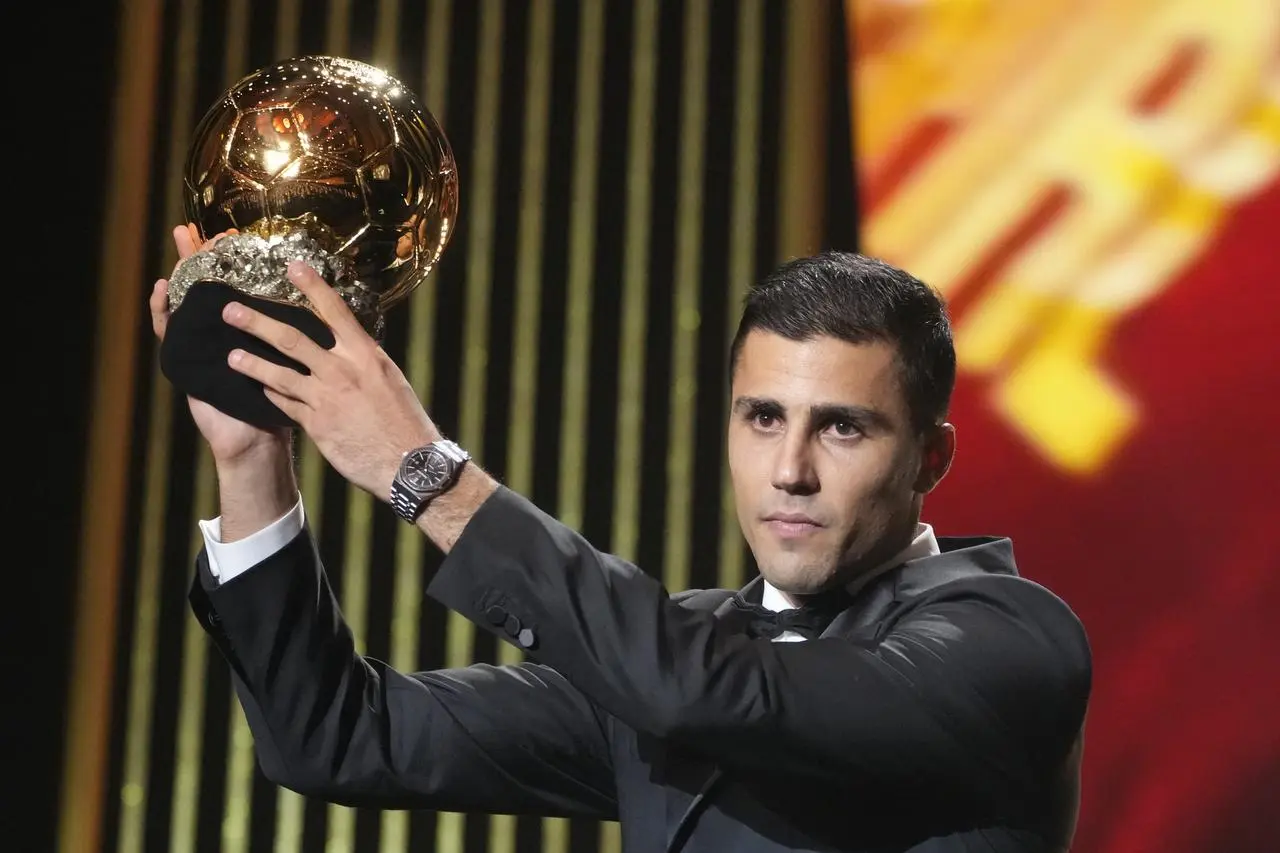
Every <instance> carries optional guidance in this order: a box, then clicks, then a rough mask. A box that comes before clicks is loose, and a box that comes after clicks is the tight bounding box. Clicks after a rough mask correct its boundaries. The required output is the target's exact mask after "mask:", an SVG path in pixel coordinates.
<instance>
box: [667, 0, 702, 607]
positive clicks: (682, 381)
mask: <svg viewBox="0 0 1280 853" xmlns="http://www.w3.org/2000/svg"><path fill="white" fill-rule="evenodd" d="M710 10H711V7H710V3H709V0H690V2H689V3H688V5H686V6H685V22H684V38H685V54H684V71H683V74H682V75H681V79H680V83H681V86H682V87H683V88H684V103H683V105H682V107H683V108H682V109H681V111H680V164H679V167H678V168H679V178H678V184H679V194H678V196H677V199H676V260H675V299H674V302H675V304H674V309H673V311H672V320H673V323H672V330H671V337H672V356H671V368H672V377H671V378H672V382H671V397H670V407H671V415H670V417H671V420H670V424H671V426H670V432H669V439H668V442H669V449H668V451H667V518H666V530H665V536H666V553H665V555H664V565H665V567H664V575H665V578H664V579H665V581H666V585H667V589H669V590H672V591H679V590H683V589H686V588H688V586H689V531H690V514H691V506H690V505H691V503H692V489H693V440H694V408H693V400H694V395H695V394H696V393H697V390H698V378H697V355H698V325H699V322H700V318H699V314H698V280H699V261H700V254H699V249H700V248H701V242H702V175H703V150H704V147H705V145H704V140H705V134H706V114H707V54H708V50H709V48H708V35H709V33H710Z"/></svg>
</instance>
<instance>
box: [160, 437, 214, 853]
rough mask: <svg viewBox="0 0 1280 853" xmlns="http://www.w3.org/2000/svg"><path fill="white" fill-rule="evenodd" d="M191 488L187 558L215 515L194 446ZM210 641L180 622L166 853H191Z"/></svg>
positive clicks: (201, 456) (200, 452)
mask: <svg viewBox="0 0 1280 853" xmlns="http://www.w3.org/2000/svg"><path fill="white" fill-rule="evenodd" d="M191 462H192V464H194V466H195V470H196V476H195V483H194V484H193V486H192V494H193V496H194V500H193V503H192V509H191V515H192V522H191V527H192V534H191V544H190V553H191V557H190V559H191V560H192V561H194V560H195V557H196V554H198V553H199V551H200V548H201V547H202V546H203V545H204V540H203V537H202V536H201V533H200V530H199V528H198V527H197V525H196V520H197V519H201V518H212V517H213V516H214V515H216V514H217V509H216V507H217V501H216V499H215V495H216V492H217V485H216V480H215V478H214V470H213V457H212V455H211V454H210V453H209V449H208V445H205V444H204V443H203V442H199V443H198V444H197V446H196V458H195V459H193V460H191ZM208 643H209V638H208V637H207V636H206V635H205V633H204V629H203V628H201V627H200V623H199V622H197V621H196V620H195V618H189V619H186V620H184V621H183V626H182V675H181V681H180V688H179V694H178V713H177V716H178V730H177V742H176V743H175V745H174V756H173V760H174V774H173V806H172V808H171V810H170V822H169V846H168V847H167V848H166V850H168V851H169V853H192V851H194V850H195V849H196V814H197V811H198V804H199V796H200V768H201V764H202V759H203V737H202V735H203V731H202V730H203V727H204V714H205V701H204V689H205V657H206V655H207V654H208Z"/></svg>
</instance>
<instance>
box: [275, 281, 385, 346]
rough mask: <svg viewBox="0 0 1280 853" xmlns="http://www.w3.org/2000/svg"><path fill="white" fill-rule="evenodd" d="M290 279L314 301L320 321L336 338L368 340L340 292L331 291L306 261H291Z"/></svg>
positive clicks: (366, 334)
mask: <svg viewBox="0 0 1280 853" xmlns="http://www.w3.org/2000/svg"><path fill="white" fill-rule="evenodd" d="M288 276H289V281H291V282H293V286H294V287H296V288H298V290H300V291H301V292H302V295H303V296H305V297H307V299H309V300H311V304H312V305H314V306H315V307H316V312H317V313H318V314H319V315H320V319H321V320H324V322H325V324H326V325H327V326H328V327H329V328H330V329H332V330H333V335H334V337H335V338H338V339H346V340H348V341H351V340H357V339H359V338H360V337H368V333H367V332H365V330H364V327H363V326H361V325H360V321H359V320H357V319H356V315H355V314H352V313H351V309H350V308H349V307H347V303H346V302H344V301H343V299H342V297H341V296H340V295H339V294H338V291H336V290H334V289H333V288H332V287H330V286H329V283H328V282H327V281H325V280H324V279H323V278H321V277H320V274H319V273H318V272H316V271H315V270H314V269H312V268H311V267H310V266H309V265H308V264H307V263H306V262H305V261H290V262H289V267H288Z"/></svg>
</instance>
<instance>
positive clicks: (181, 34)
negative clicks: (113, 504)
mask: <svg viewBox="0 0 1280 853" xmlns="http://www.w3.org/2000/svg"><path fill="white" fill-rule="evenodd" d="M178 20H179V22H180V23H179V29H178V34H177V44H176V45H175V46H174V47H175V52H176V55H178V56H192V55H194V53H195V49H196V21H197V14H196V4H195V0H184V2H183V3H182V6H181V10H180V13H179V16H178ZM173 74H174V79H173V99H172V102H171V103H170V105H169V115H171V116H174V117H175V118H177V119H178V120H179V121H182V118H183V117H186V118H187V119H190V118H191V117H192V116H191V111H192V105H193V102H194V100H195V99H194V97H193V91H194V88H195V75H196V66H195V63H191V62H180V63H178V64H177V65H176V67H175V68H174V71H173ZM192 123H193V122H191V121H189V120H188V121H186V124H188V125H190V124H192ZM186 144H187V140H186V138H185V137H184V136H183V135H182V134H180V133H177V134H173V135H171V136H170V137H169V151H168V154H167V157H168V165H167V168H166V170H165V175H166V177H165V191H164V192H165V195H164V197H165V199H166V203H165V216H164V221H165V222H166V223H168V224H171V225H177V224H179V223H180V222H181V221H182V166H183V161H184V159H185V157H186ZM165 245H166V250H167V251H166V254H165V257H166V258H168V259H169V260H170V261H171V262H172V261H176V260H177V259H176V253H175V252H174V249H173V243H172V241H169V240H166V241H165ZM157 350H158V348H157ZM151 389H152V391H151V411H150V414H149V419H148V423H147V459H146V463H145V471H146V480H145V483H144V486H143V499H142V500H143V509H142V519H141V528H140V530H139V531H138V534H139V544H140V548H139V560H138V563H139V565H138V580H137V587H136V591H135V599H134V600H135V604H134V633H133V648H132V650H131V652H130V664H129V700H128V711H127V714H128V716H127V722H126V729H125V747H124V772H123V778H122V780H121V786H120V794H121V811H120V829H119V834H118V836H117V838H118V842H117V849H118V850H119V851H120V853H141V851H142V846H143V840H144V837H145V831H144V830H145V826H144V821H145V820H146V813H147V795H148V790H147V778H148V764H149V761H150V757H151V734H152V726H151V720H152V714H153V711H154V708H153V707H152V703H153V701H154V699H155V689H154V688H155V682H154V679H155V661H156V648H157V646H158V637H157V631H158V626H157V621H158V619H159V610H160V596H159V589H160V561H161V560H162V559H163V556H164V533H165V509H166V507H167V504H168V500H169V494H168V481H169V476H168V473H169V464H170V459H169V452H170V438H171V436H170V434H169V421H170V417H171V415H172V412H173V396H174V395H173V386H171V385H170V384H169V382H168V380H166V379H165V378H164V376H163V375H162V374H161V373H160V369H159V361H158V360H154V361H153V363H152V369H151ZM183 405H185V400H184V401H183Z"/></svg>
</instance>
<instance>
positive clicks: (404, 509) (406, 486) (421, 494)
mask: <svg viewBox="0 0 1280 853" xmlns="http://www.w3.org/2000/svg"><path fill="white" fill-rule="evenodd" d="M470 458H471V455H470V454H469V453H467V451H465V450H463V449H462V448H461V447H459V446H458V445H456V444H454V443H453V442H452V441H449V440H448V439H443V438H442V439H440V440H439V441H433V442H431V443H430V444H426V445H423V446H422V447H415V448H414V449H413V450H410V451H408V452H406V453H405V455H404V457H403V458H401V460H400V469H399V470H398V471H396V477H395V479H394V480H392V481H391V508H392V509H394V510H395V511H396V515H398V516H400V517H401V518H403V519H404V520H405V521H407V522H409V523H410V524H413V523H414V522H415V521H417V520H418V516H420V515H422V511H423V510H424V509H426V508H427V504H429V503H431V501H432V499H433V498H435V497H436V496H438V495H440V494H442V493H444V492H446V491H448V490H449V487H450V486H452V485H453V484H454V483H455V482H457V479H458V475H459V474H460V473H461V472H462V466H463V465H464V464H466V462H467V460H468V459H470Z"/></svg>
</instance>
